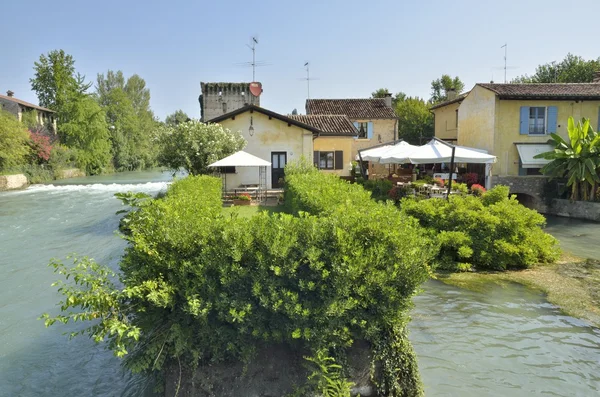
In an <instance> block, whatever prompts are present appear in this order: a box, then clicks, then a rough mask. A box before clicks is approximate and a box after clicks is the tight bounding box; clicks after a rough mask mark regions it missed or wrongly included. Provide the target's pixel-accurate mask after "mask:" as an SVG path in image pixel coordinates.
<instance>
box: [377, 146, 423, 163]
mask: <svg viewBox="0 0 600 397" xmlns="http://www.w3.org/2000/svg"><path fill="white" fill-rule="evenodd" d="M417 148H418V146H414V145H411V144H410V143H408V142H405V141H400V142H398V143H397V144H395V145H394V146H392V147H391V148H389V149H388V150H386V151H385V152H384V153H382V154H381V156H380V157H379V163H381V164H398V163H401V162H402V161H398V160H401V159H406V158H407V156H408V155H410V154H411V153H413V152H414V151H415V150H416V149H417Z"/></svg>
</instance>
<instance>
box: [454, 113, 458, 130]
mask: <svg viewBox="0 0 600 397" xmlns="http://www.w3.org/2000/svg"><path fill="white" fill-rule="evenodd" d="M455 112H456V124H454V127H455V128H458V109H456V110H455Z"/></svg>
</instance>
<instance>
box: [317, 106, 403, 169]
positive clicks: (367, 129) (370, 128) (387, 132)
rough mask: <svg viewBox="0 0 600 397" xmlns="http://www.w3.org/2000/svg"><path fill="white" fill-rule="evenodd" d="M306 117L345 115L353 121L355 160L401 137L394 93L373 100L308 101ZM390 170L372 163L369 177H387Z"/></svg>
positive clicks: (352, 152)
mask: <svg viewBox="0 0 600 397" xmlns="http://www.w3.org/2000/svg"><path fill="white" fill-rule="evenodd" d="M306 114H307V115H344V116H346V117H348V119H350V121H351V122H352V123H353V124H354V126H355V127H356V129H357V131H358V135H357V136H356V137H355V138H354V139H353V141H352V148H351V160H357V154H358V151H359V150H361V149H367V148H370V147H372V146H375V145H378V144H381V143H386V142H392V141H394V140H395V139H396V137H397V135H398V134H397V131H398V116H397V115H396V113H395V112H394V109H393V108H392V96H391V94H388V96H387V97H386V98H371V99H308V100H307V101H306ZM363 166H364V165H363ZM387 167H388V166H386V165H382V164H369V177H370V178H371V177H374V178H378V177H387V175H388V168H387Z"/></svg>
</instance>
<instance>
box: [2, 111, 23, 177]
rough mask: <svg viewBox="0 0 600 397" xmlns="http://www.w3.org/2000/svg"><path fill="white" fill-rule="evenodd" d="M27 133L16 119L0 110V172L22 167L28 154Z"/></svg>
mask: <svg viewBox="0 0 600 397" xmlns="http://www.w3.org/2000/svg"><path fill="white" fill-rule="evenodd" d="M28 144H29V133H28V132H27V129H26V128H25V126H24V125H23V124H21V123H19V120H17V118H16V117H15V116H14V115H13V114H11V113H9V112H6V111H4V110H1V109H0V170H5V169H7V168H10V167H15V166H19V165H22V164H23V163H24V162H25V159H26V156H27V155H28V154H29V145H28Z"/></svg>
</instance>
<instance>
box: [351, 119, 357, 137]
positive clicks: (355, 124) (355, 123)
mask: <svg viewBox="0 0 600 397" xmlns="http://www.w3.org/2000/svg"><path fill="white" fill-rule="evenodd" d="M352 124H354V127H355V128H356V129H357V130H358V121H353V122H352ZM354 139H358V135H357V136H355V137H354Z"/></svg>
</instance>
